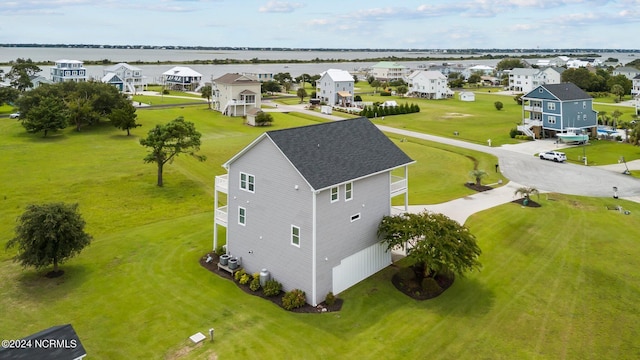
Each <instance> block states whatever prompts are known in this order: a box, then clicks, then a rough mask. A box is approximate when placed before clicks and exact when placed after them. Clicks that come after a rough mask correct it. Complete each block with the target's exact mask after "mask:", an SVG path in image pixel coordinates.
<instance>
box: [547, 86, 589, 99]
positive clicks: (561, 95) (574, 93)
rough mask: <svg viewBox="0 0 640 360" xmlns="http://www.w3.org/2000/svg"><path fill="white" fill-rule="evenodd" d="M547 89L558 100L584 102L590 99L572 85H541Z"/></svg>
mask: <svg viewBox="0 0 640 360" xmlns="http://www.w3.org/2000/svg"><path fill="white" fill-rule="evenodd" d="M541 86H543V87H544V88H545V89H547V90H548V91H549V92H550V93H551V94H553V95H554V96H555V97H557V98H558V99H560V100H584V99H591V96H589V94H587V93H586V92H584V90H582V89H580V88H579V87H578V86H577V85H575V84H574V83H569V82H567V83H561V84H545V85H541Z"/></svg>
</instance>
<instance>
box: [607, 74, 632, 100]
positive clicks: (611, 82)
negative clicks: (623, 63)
mask: <svg viewBox="0 0 640 360" xmlns="http://www.w3.org/2000/svg"><path fill="white" fill-rule="evenodd" d="M615 85H620V87H622V95H623V96H624V95H626V94H630V93H631V88H632V87H633V81H631V80H629V79H628V78H627V77H626V76H624V75H616V76H611V77H610V78H609V79H608V80H607V86H608V87H609V89H610V90H611V92H613V87H614V86H615ZM616 95H617V94H616ZM620 99H622V97H620Z"/></svg>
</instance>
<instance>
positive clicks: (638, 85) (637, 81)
mask: <svg viewBox="0 0 640 360" xmlns="http://www.w3.org/2000/svg"><path fill="white" fill-rule="evenodd" d="M632 81H633V85H632V87H631V95H632V96H634V97H637V96H638V95H640V75H636V77H634V78H633V80H632Z"/></svg>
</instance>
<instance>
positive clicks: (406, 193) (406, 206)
mask: <svg viewBox="0 0 640 360" xmlns="http://www.w3.org/2000/svg"><path fill="white" fill-rule="evenodd" d="M404 181H406V183H407V184H406V185H405V190H404V212H409V166H408V165H405V166H404Z"/></svg>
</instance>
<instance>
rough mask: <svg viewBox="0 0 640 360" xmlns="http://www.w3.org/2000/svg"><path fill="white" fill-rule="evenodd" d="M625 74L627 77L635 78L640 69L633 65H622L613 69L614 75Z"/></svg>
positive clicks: (639, 73)
mask: <svg viewBox="0 0 640 360" xmlns="http://www.w3.org/2000/svg"><path fill="white" fill-rule="evenodd" d="M617 75H624V76H625V77H626V78H627V79H629V80H633V78H635V77H636V76H638V75H640V69H636V68H634V67H631V66H621V67H617V68H615V69H613V76H617Z"/></svg>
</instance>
